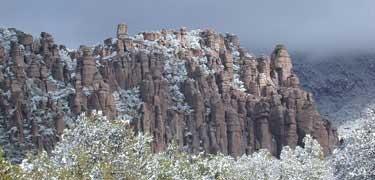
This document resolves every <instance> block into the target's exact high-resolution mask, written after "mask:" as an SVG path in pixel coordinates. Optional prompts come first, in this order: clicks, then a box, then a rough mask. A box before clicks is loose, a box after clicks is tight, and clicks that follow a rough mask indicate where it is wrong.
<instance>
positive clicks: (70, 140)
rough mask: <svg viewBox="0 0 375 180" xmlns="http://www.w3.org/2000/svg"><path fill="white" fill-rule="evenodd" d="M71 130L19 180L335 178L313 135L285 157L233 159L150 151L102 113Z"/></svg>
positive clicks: (26, 164) (172, 149)
mask: <svg viewBox="0 0 375 180" xmlns="http://www.w3.org/2000/svg"><path fill="white" fill-rule="evenodd" d="M78 122H79V123H78V125H77V126H76V127H75V128H73V129H70V130H66V131H65V132H64V135H63V137H62V139H61V141H60V142H59V143H58V144H57V146H56V148H55V150H54V151H53V152H52V153H51V154H49V155H48V154H47V153H45V152H41V153H39V155H38V156H36V157H32V156H29V157H28V158H27V159H26V160H24V161H23V163H22V164H21V165H20V166H21V169H22V172H21V173H19V176H18V179H22V178H23V179H137V180H138V179H140V180H149V179H151V180H190V179H203V180H214V179H217V180H238V179H239V180H259V179H262V180H297V179H298V180H327V179H328V180H330V178H331V177H332V176H331V175H332V174H331V171H330V168H329V166H328V163H327V162H326V160H325V158H324V156H323V153H322V150H321V147H320V146H319V144H318V143H317V141H316V140H314V139H312V137H311V136H307V137H306V138H305V140H304V143H305V147H304V148H302V147H297V148H295V149H291V148H288V147H285V148H284V149H283V151H282V153H281V159H277V158H276V157H274V156H272V155H271V154H270V153H269V152H268V151H267V150H260V151H259V152H256V153H253V154H251V155H243V156H241V157H238V158H234V157H231V156H227V155H222V154H218V155H207V154H204V153H201V154H188V153H185V152H183V151H180V150H179V149H178V148H177V146H176V145H175V144H173V143H172V144H171V145H169V147H168V148H167V150H166V151H165V152H161V153H159V154H153V153H152V152H151V145H150V142H151V138H150V137H149V136H145V135H142V134H138V135H136V134H135V133H134V131H133V130H132V129H131V127H130V125H129V123H128V121H116V120H107V119H106V118H105V117H103V116H102V115H101V114H99V113H95V114H93V115H91V116H90V117H87V116H85V115H82V116H81V117H80V118H79V119H78Z"/></svg>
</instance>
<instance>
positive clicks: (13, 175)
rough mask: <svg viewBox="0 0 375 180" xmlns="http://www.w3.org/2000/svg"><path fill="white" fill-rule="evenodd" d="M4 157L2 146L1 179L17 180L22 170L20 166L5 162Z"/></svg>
mask: <svg viewBox="0 0 375 180" xmlns="http://www.w3.org/2000/svg"><path fill="white" fill-rule="evenodd" d="M3 156H4V154H3V148H2V147H1V146H0V179H2V180H11V179H17V176H18V174H19V172H20V169H19V168H18V166H15V165H12V164H11V163H10V162H9V161H7V160H5V159H4V157H3Z"/></svg>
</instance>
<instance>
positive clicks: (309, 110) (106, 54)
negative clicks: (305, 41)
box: [0, 24, 337, 161]
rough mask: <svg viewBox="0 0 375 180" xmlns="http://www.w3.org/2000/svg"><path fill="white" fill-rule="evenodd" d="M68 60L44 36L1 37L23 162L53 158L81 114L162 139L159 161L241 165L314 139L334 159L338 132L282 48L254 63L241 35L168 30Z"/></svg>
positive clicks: (11, 121) (6, 114) (13, 140)
mask: <svg viewBox="0 0 375 180" xmlns="http://www.w3.org/2000/svg"><path fill="white" fill-rule="evenodd" d="M127 30H128V27H127V25H125V24H120V25H119V26H118V28H117V38H108V39H106V40H105V41H104V43H103V44H101V45H97V46H94V47H89V46H81V47H80V48H79V49H78V50H69V49H67V48H65V47H64V46H62V45H56V44H55V43H54V40H53V37H52V36H51V35H50V34H48V33H42V34H41V37H39V38H33V37H32V36H30V35H28V34H25V33H23V32H21V31H18V30H16V29H1V30H0V37H1V39H0V40H1V41H2V43H1V46H0V79H1V81H0V92H1V95H0V112H1V116H0V131H1V132H2V135H1V136H0V144H1V145H2V146H4V148H5V150H6V151H5V152H6V155H7V156H9V157H12V158H14V161H18V160H19V157H21V155H22V154H23V153H25V152H27V151H30V150H36V149H41V148H44V149H47V150H48V151H50V150H51V149H52V148H53V146H54V144H55V143H56V142H57V141H58V139H59V136H60V135H61V134H62V133H63V130H64V128H70V127H73V126H74V124H75V123H79V122H75V119H76V118H75V117H76V116H77V115H79V114H81V113H83V112H89V111H92V110H101V111H103V113H104V114H105V115H106V116H107V118H110V119H114V118H118V119H123V120H127V121H130V123H131V124H132V126H133V127H134V128H135V130H136V131H138V132H144V133H147V134H150V135H152V136H153V137H154V141H153V144H152V148H153V151H154V152H160V151H163V150H165V148H166V146H167V144H168V143H170V142H171V141H173V140H174V141H175V142H176V143H177V144H178V146H179V148H180V149H181V150H184V151H187V152H191V153H198V152H201V151H205V152H208V153H218V152H221V153H224V154H229V155H233V156H239V155H241V154H245V153H247V154H249V153H252V152H254V151H257V150H259V149H261V148H266V149H268V150H270V151H271V152H272V154H274V155H278V154H279V153H280V151H281V148H282V146H286V145H289V146H291V147H295V146H296V145H302V139H303V137H304V136H305V135H306V134H311V135H312V136H313V137H315V138H316V139H317V140H318V141H319V142H320V143H321V145H322V146H323V148H324V152H325V153H327V154H328V153H330V152H331V151H332V148H333V147H334V145H335V144H336V143H337V135H336V131H335V129H334V128H333V127H332V126H331V125H330V123H329V121H327V120H323V119H322V118H321V117H320V115H319V113H318V112H317V111H316V109H315V105H314V101H313V97H312V95H311V94H309V93H307V92H305V91H304V90H302V89H301V88H300V85H299V80H298V77H297V76H296V75H295V74H294V73H293V71H292V61H291V58H290V56H289V54H288V52H287V50H286V48H285V47H284V46H282V45H277V46H276V48H275V50H274V51H273V53H272V54H271V56H270V57H267V56H263V57H255V56H254V55H252V54H251V53H249V52H247V51H246V50H245V49H244V48H242V47H241V46H240V42H239V39H238V38H237V36H235V35H233V34H225V35H223V34H220V33H217V32H215V31H213V30H210V29H205V30H192V31H189V30H188V29H187V28H181V29H180V30H165V29H163V30H161V31H156V32H142V33H139V34H137V35H135V36H129V35H128V32H127Z"/></svg>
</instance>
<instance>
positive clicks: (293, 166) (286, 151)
mask: <svg viewBox="0 0 375 180" xmlns="http://www.w3.org/2000/svg"><path fill="white" fill-rule="evenodd" d="M303 142H304V148H302V147H299V146H297V147H296V148H295V149H294V150H293V149H291V148H290V147H288V146H285V147H284V148H283V150H282V151H281V155H280V165H281V166H280V171H281V179H289V180H319V179H321V180H332V179H333V170H332V168H331V167H330V164H329V162H328V161H327V160H326V159H325V157H324V154H323V151H322V148H321V147H320V145H319V143H318V142H317V141H316V140H315V139H313V138H312V137H311V136H310V135H307V136H306V137H305V138H304V139H303Z"/></svg>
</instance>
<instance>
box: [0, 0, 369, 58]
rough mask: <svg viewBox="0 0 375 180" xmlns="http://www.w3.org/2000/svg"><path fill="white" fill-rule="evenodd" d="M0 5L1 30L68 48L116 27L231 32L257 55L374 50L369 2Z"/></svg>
mask: <svg viewBox="0 0 375 180" xmlns="http://www.w3.org/2000/svg"><path fill="white" fill-rule="evenodd" d="M1 7H2V8H1V11H0V26H2V27H15V28H18V29H21V30H23V31H25V32H28V33H31V34H33V35H39V33H40V32H41V31H46V32H50V33H51V34H53V35H54V37H55V39H56V41H57V42H58V43H62V44H66V45H67V46H68V47H70V48H77V47H78V46H79V45H81V44H96V43H99V42H102V40H103V39H105V38H107V37H114V36H115V31H116V24H118V23H120V22H126V23H127V24H128V26H129V32H130V34H135V33H138V32H141V31H147V30H159V29H162V28H171V29H172V28H179V27H182V26H186V27H188V28H189V29H198V28H213V29H215V30H217V31H219V32H222V33H225V32H231V33H234V34H237V35H238V36H239V37H240V40H241V43H242V45H243V46H245V47H247V48H249V49H250V50H251V51H252V52H254V53H256V54H260V53H267V54H268V53H269V52H270V51H271V50H272V48H273V47H274V46H275V44H277V43H283V44H285V45H286V46H287V47H288V49H289V50H290V51H293V52H296V51H298V52H330V51H340V52H348V51H357V50H363V51H367V50H372V48H373V47H375V46H374V45H375V36H374V35H375V23H374V19H375V10H374V7H375V1H373V0H344V1H343V0H314V1H297V0H283V1H279V0H272V1H271V0H257V1H256V0H237V1H236V0H233V1H218V0H137V1H129V0H125V1H124V0H122V1H121V0H106V1H96V0H80V1H77V0H64V1H50V0H49V1H47V0H38V1H23V0H12V1H8V2H2V4H1Z"/></svg>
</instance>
